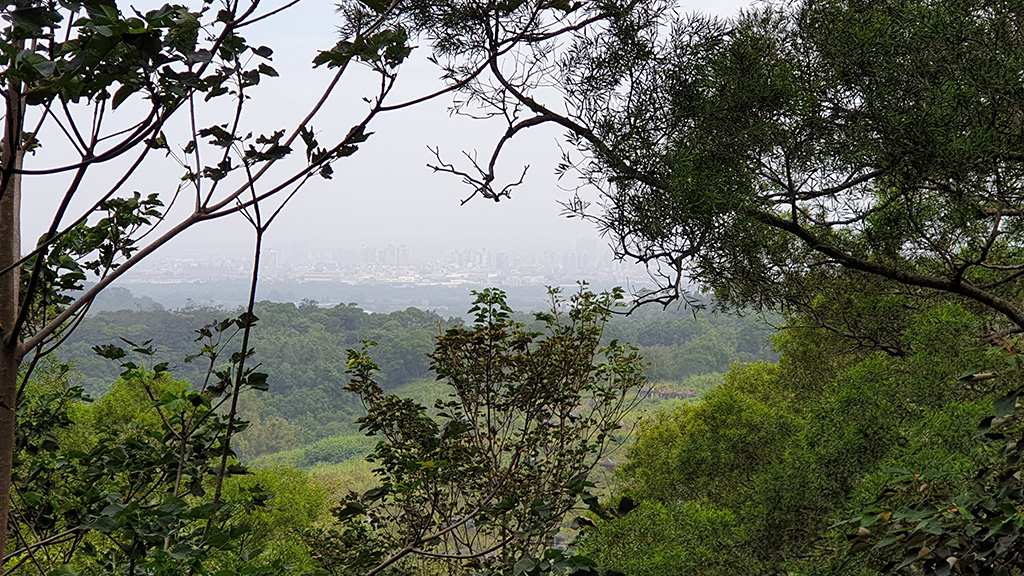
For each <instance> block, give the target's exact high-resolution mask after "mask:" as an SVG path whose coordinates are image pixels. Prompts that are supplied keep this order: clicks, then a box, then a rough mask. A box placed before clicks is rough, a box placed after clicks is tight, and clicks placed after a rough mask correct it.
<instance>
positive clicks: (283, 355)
mask: <svg viewBox="0 0 1024 576" xmlns="http://www.w3.org/2000/svg"><path fill="white" fill-rule="evenodd" d="M237 313H238V312H237V311H226V310H221V309H215V308H208V307H194V306H193V307H187V308H182V309H178V310H173V311H172V310H164V309H160V308H150V309H135V310H106V311H103V312H98V313H95V314H93V315H92V316H90V317H89V318H87V319H86V320H85V321H84V322H83V324H82V326H81V327H80V328H79V329H78V330H77V331H76V332H75V333H74V334H73V336H72V338H71V339H69V340H68V341H67V342H66V343H64V345H63V347H62V350H61V356H62V357H63V358H64V359H65V360H70V361H73V362H74V365H75V368H76V369H77V370H78V371H80V372H81V373H82V375H83V376H82V378H83V382H82V384H83V386H84V387H85V388H86V390H87V391H89V392H90V393H91V394H92V395H94V396H99V395H102V394H103V393H104V392H105V391H106V390H107V389H109V387H110V385H111V383H113V382H114V381H116V380H117V378H118V375H119V373H120V368H119V367H118V366H117V365H115V364H114V363H112V362H110V361H107V360H104V359H102V358H100V357H98V356H96V355H95V354H94V353H93V352H92V350H91V348H92V347H93V346H97V345H103V344H122V345H123V343H122V342H121V341H120V339H121V338H124V339H127V340H129V341H131V342H134V343H136V344H142V343H143V342H145V341H148V340H151V344H150V346H152V347H154V349H155V350H156V355H155V356H154V358H153V360H152V361H153V362H168V363H169V364H170V367H171V370H172V373H173V374H174V376H175V377H176V378H179V379H184V380H189V381H191V382H192V383H193V384H196V383H198V382H200V381H201V379H202V378H203V377H204V375H205V369H206V366H203V365H202V363H201V362H199V361H196V362H192V363H188V362H185V360H184V359H185V357H186V356H188V355H190V354H196V353H197V352H199V347H200V344H198V343H196V342H195V340H196V330H197V329H199V328H201V327H202V326H203V325H205V324H207V323H209V322H211V321H214V320H217V319H223V318H227V317H231V316H234V315H236V314H237ZM256 316H257V317H258V318H259V321H258V322H257V324H256V327H255V329H254V331H253V336H252V338H253V339H252V345H251V347H252V348H254V349H255V360H256V362H258V363H259V364H260V365H261V366H260V368H259V369H260V371H263V372H266V373H267V374H269V376H270V378H269V383H270V390H269V392H266V393H263V394H262V395H261V396H260V398H259V399H258V400H257V401H256V402H255V403H254V404H253V406H252V407H251V408H252V409H253V411H255V412H256V413H255V414H251V416H257V414H258V419H259V420H260V421H261V422H276V423H277V426H278V427H281V429H280V430H279V432H285V431H286V429H287V431H288V433H289V434H294V435H295V439H294V442H295V444H296V445H303V444H306V443H309V442H312V441H316V440H319V439H321V438H326V437H328V436H333V435H336V434H341V433H350V432H354V427H355V425H354V424H353V420H355V418H357V417H358V416H359V414H360V409H359V407H358V406H357V404H356V402H355V399H354V398H353V397H352V396H351V395H350V394H348V393H346V392H344V391H342V390H341V387H342V386H343V385H344V384H345V382H346V381H347V376H346V368H347V366H346V350H348V349H350V348H358V347H359V346H360V341H362V340H373V341H376V342H377V346H376V347H375V348H374V349H373V351H372V356H373V358H374V360H375V361H376V362H377V364H378V365H379V366H380V368H381V378H380V381H381V383H382V384H383V385H384V386H385V387H386V388H387V389H395V388H398V387H401V386H404V385H406V384H408V383H410V382H412V381H414V380H416V379H420V378H424V377H427V376H428V367H429V360H428V358H427V354H428V353H430V352H431V351H432V350H433V347H434V338H435V336H436V335H438V334H439V333H440V331H441V330H443V329H444V328H445V327H446V326H449V325H451V324H453V323H455V322H460V321H461V320H459V319H453V318H443V317H441V316H439V315H438V314H435V313H433V312H426V311H422V310H419V309H416V308H409V309H407V310H403V311H399V312H392V313H390V314H370V313H367V312H365V311H364V310H362V309H361V308H359V307H358V306H356V305H354V304H347V305H338V306H334V307H330V308H327V307H320V306H318V305H317V304H316V303H315V302H312V301H306V302H304V303H301V304H299V305H296V304H293V303H273V302H261V303H259V304H258V305H257V307H256ZM770 332H771V327H770V326H769V325H768V324H767V323H766V322H765V321H764V320H763V319H761V318H760V317H757V316H736V315H726V314H716V313H710V312H703V311H698V312H696V313H694V312H693V311H692V310H688V309H682V308H672V307H670V308H669V309H661V308H658V307H645V308H641V309H640V310H637V311H635V312H634V313H633V314H631V315H629V316H619V317H616V318H615V319H614V320H613V321H612V324H611V325H610V326H609V328H608V329H607V331H606V334H607V336H608V338H609V339H618V340H619V341H621V342H631V343H633V344H635V345H637V346H639V347H640V348H641V350H642V352H643V354H644V356H645V357H646V358H647V360H648V362H650V363H651V366H650V368H649V370H648V376H649V378H650V380H651V381H652V382H672V381H681V380H684V379H685V378H687V377H689V376H691V375H695V374H706V373H716V372H724V371H725V370H726V369H727V368H728V366H729V365H730V364H731V363H733V362H735V361H744V362H748V361H756V360H761V359H773V358H774V352H772V351H771V349H770V346H769V345H768V343H767V336H768V334H769V333H770ZM234 346H235V347H237V346H238V344H237V343H235V344H234Z"/></svg>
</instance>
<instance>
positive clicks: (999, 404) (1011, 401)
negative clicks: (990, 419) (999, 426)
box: [992, 392, 1018, 418]
mask: <svg viewBox="0 0 1024 576" xmlns="http://www.w3.org/2000/svg"><path fill="white" fill-rule="evenodd" d="M1017 396H1018V393H1017V392H1013V393H1011V394H1008V395H1006V396H1003V397H1002V398H997V399H995V400H994V401H993V402H992V407H993V409H994V410H995V416H996V418H1003V417H1005V416H1009V415H1011V414H1013V413H1014V411H1016V409H1017Z"/></svg>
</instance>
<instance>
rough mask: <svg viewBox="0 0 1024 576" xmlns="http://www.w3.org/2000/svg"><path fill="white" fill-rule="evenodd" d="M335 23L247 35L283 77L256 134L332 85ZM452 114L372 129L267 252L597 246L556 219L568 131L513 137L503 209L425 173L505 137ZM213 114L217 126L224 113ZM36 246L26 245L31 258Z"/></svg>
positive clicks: (162, 183)
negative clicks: (437, 155)
mask: <svg viewBox="0 0 1024 576" xmlns="http://www.w3.org/2000/svg"><path fill="white" fill-rule="evenodd" d="M120 4H121V5H122V9H126V8H127V7H128V6H131V7H132V8H135V9H138V10H140V11H145V10H148V9H151V8H154V7H156V6H158V5H160V4H162V1H160V2H156V1H153V2H150V1H144V0H137V1H136V2H133V3H125V2H121V3H120ZM748 4H749V3H748V2H745V1H740V0H727V1H720V2H715V1H703V2H691V3H688V4H684V5H683V6H682V9H683V10H684V11H687V12H693V11H697V12H711V13H716V14H720V15H725V16H727V15H731V14H734V13H735V12H736V11H737V10H738V9H739V8H741V7H743V6H746V5H748ZM337 23H338V16H337V15H336V14H334V12H333V5H332V3H330V2H327V1H324V0H305V1H303V2H300V3H299V4H298V5H297V6H296V7H294V8H292V9H289V10H288V11H286V12H285V13H283V14H281V15H279V16H278V17H276V18H274V19H272V20H267V21H266V25H257V26H254V27H252V28H251V29H247V31H246V32H245V34H246V37H247V39H248V40H249V41H250V43H251V44H253V45H258V44H266V45H268V46H271V47H272V48H274V50H275V54H274V57H273V62H272V63H271V64H272V65H273V66H274V67H275V68H276V69H277V70H278V72H279V73H280V75H281V76H280V77H279V78H268V79H265V80H264V81H263V82H262V83H261V85H260V86H259V87H257V89H256V91H255V92H254V94H253V99H252V101H251V107H252V111H254V112H255V114H253V115H252V117H251V126H250V129H252V130H254V131H255V132H257V133H259V132H260V131H272V130H274V129H276V128H277V127H284V126H288V125H289V124H290V123H294V122H295V120H297V119H299V118H301V117H302V116H303V115H304V108H303V107H302V105H303V104H305V105H308V102H309V101H310V99H311V98H315V95H316V94H317V90H318V89H319V88H320V87H321V86H323V85H324V83H325V82H326V81H327V79H328V78H329V76H330V71H328V70H326V69H317V70H312V69H311V67H310V62H311V60H312V59H313V57H314V56H315V55H316V53H317V51H318V50H322V49H326V48H329V47H330V46H332V45H333V44H334V43H335V42H336V41H337V37H336V32H335V26H336V25H337ZM425 50H426V49H425V48H424V49H420V50H417V51H414V53H413V56H412V57H411V58H410V60H409V61H408V62H406V63H405V64H403V66H402V69H401V71H400V73H399V78H400V80H399V84H398V86H397V88H396V92H397V94H396V95H397V96H398V97H399V98H398V99H401V97H402V96H410V97H411V96H416V95H419V94H423V93H426V92H429V91H432V90H434V89H436V88H437V87H440V86H441V83H440V81H439V79H438V75H439V72H438V70H437V69H436V68H435V67H434V66H433V65H432V64H430V63H429V62H427V61H426V59H425V57H426V52H425ZM357 72H359V71H357ZM366 78H368V76H367V75H366V74H362V78H360V77H359V74H357V75H356V77H355V78H354V79H353V80H351V81H349V82H348V83H346V84H344V85H342V87H341V89H340V90H338V91H337V93H336V94H335V96H333V97H332V100H331V101H329V102H328V105H327V106H326V107H325V109H324V111H323V113H322V114H321V115H320V116H318V117H317V118H316V119H315V120H314V121H313V123H312V124H313V126H314V127H315V128H317V129H318V130H323V135H324V139H325V140H330V135H331V134H337V133H341V134H343V133H344V132H345V131H347V128H348V126H351V125H352V123H353V122H354V121H355V119H356V118H358V117H359V116H360V115H361V113H362V112H363V111H364V110H365V109H366V105H365V103H363V102H362V101H361V97H362V95H363V94H364V93H365V90H367V89H368V88H369V86H368V85H367V84H366V83H365V82H364V80H365V79H366ZM450 106H451V97H447V96H443V97H441V98H438V99H436V100H435V101H432V102H428V103H425V104H422V105H418V106H416V107H413V108H408V109H405V110H401V111H398V112H393V113H388V114H386V115H384V116H381V117H378V118H377V119H375V121H374V123H373V124H372V126H371V129H372V131H373V132H374V134H373V136H371V137H370V139H369V140H368V141H367V142H366V143H365V144H364V145H363V146H362V148H361V149H360V151H359V152H357V153H356V154H355V155H354V156H352V157H350V158H347V159H343V160H341V161H340V162H338V163H337V164H336V165H335V176H334V178H333V179H332V180H328V181H324V180H319V179H317V180H315V181H313V182H311V183H310V185H308V186H307V187H306V188H305V189H303V190H302V191H301V192H300V193H299V194H298V195H297V196H296V197H295V198H294V199H293V200H292V202H291V203H290V204H289V205H288V206H287V207H286V208H285V210H284V211H283V212H282V214H281V217H280V218H279V220H278V221H277V222H275V224H274V225H273V226H272V227H271V229H270V231H269V232H268V234H267V238H266V243H267V248H269V249H276V250H279V251H281V252H282V253H284V254H288V253H297V252H300V251H303V250H305V251H307V252H313V251H317V250H321V251H322V252H324V253H330V252H332V251H335V250H338V249H344V248H347V247H358V246H364V245H365V246H386V245H388V244H406V245H408V246H409V247H410V249H411V251H412V252H414V253H416V252H423V251H443V250H446V249H455V248H466V247H486V248H489V249H491V250H506V251H510V252H529V251H539V250H543V249H545V248H552V247H554V248H557V247H559V246H562V245H572V244H574V243H575V242H576V240H577V239H580V238H597V237H598V232H597V230H596V229H595V228H594V226H593V225H592V224H590V223H587V222H582V221H580V220H578V219H570V218H567V217H565V216H564V215H562V214H561V207H560V205H559V204H558V202H559V201H560V200H561V201H564V200H566V199H568V198H570V197H571V195H572V192H571V191H568V190H567V189H566V188H567V185H571V182H565V181H562V182H560V181H559V180H558V179H557V178H556V177H555V175H554V167H555V165H556V164H557V162H558V161H559V159H560V155H561V152H560V148H559V146H558V143H559V141H560V136H561V133H560V131H559V130H556V129H550V128H540V129H535V130H534V131H533V132H532V133H529V134H526V135H525V136H524V137H520V138H517V139H516V140H513V142H512V144H511V145H510V146H509V147H508V149H507V150H506V152H505V154H504V155H503V158H502V161H501V163H500V164H499V178H500V177H504V178H506V179H508V180H515V179H516V178H517V177H518V175H519V173H520V171H521V170H522V168H523V166H524V165H529V166H530V169H529V171H528V173H527V175H526V181H525V183H524V184H523V185H522V186H520V187H518V188H516V189H515V191H514V192H513V195H512V198H511V199H506V200H502V201H501V202H499V203H495V202H493V201H488V200H484V199H482V198H477V199H474V200H472V201H470V202H469V203H467V204H465V205H461V201H462V200H463V199H464V198H465V197H466V196H467V195H468V194H469V193H470V192H471V190H470V188H468V187H467V186H466V185H465V184H463V183H461V182H460V180H459V179H458V178H457V177H455V176H452V175H450V174H435V173H434V172H433V171H432V170H431V169H430V168H428V167H427V164H428V163H430V162H432V161H433V160H434V158H433V155H432V153H431V152H430V151H429V150H428V146H429V147H437V148H439V149H440V150H441V153H442V155H443V157H444V158H445V159H446V160H449V159H450V160H458V159H459V157H460V155H461V153H462V151H468V152H473V151H479V153H480V154H481V156H485V155H488V154H489V153H490V147H491V146H492V145H493V142H494V141H495V139H496V138H497V136H498V135H500V134H501V132H503V131H504V127H503V126H502V125H501V123H495V122H490V121H480V120H473V119H468V118H463V117H458V116H455V117H453V116H451V115H450V113H449V112H450V111H449V108H450ZM126 112H127V113H130V112H131V110H130V109H129V110H127V111H126ZM206 112H207V113H209V114H210V118H211V119H214V118H219V116H218V114H219V113H222V112H223V110H217V109H214V110H207V111H206ZM202 120H203V119H202V118H200V122H202ZM289 120H291V122H289ZM66 152H67V151H66V150H62V148H61V146H60V143H59V139H56V138H52V137H51V138H49V139H44V140H43V148H42V149H41V150H40V151H39V153H37V154H36V155H35V156H33V157H30V158H29V159H28V160H27V162H26V167H28V168H35V167H41V166H49V165H52V164H53V163H54V162H55V161H59V160H60V159H61V158H62V156H63V155H64V154H66ZM116 168H117V166H116V165H113V166H111V167H109V169H105V170H101V171H96V173H94V174H93V175H92V176H91V178H92V179H93V180H90V181H88V182H90V183H92V182H95V183H96V184H97V186H99V185H100V184H101V183H102V181H103V179H104V178H106V179H108V180H109V178H110V177H111V174H114V173H116ZM180 175H181V169H180V168H179V167H177V166H176V165H174V163H173V162H161V163H155V164H154V165H153V166H147V168H146V171H145V172H144V173H143V174H141V175H140V176H139V177H137V178H135V179H134V180H133V181H131V182H129V186H128V190H138V191H139V192H141V193H143V194H144V195H145V194H149V193H151V192H160V193H162V194H164V195H165V197H167V196H166V194H167V192H168V191H169V190H170V191H173V189H174V187H175V184H176V182H177V181H178V177H179V176H180ZM62 182H63V181H62V180H60V178H50V179H42V178H33V179H29V180H27V181H26V184H25V190H26V192H25V194H24V199H23V205H22V217H23V224H22V226H23V232H24V233H23V238H26V239H31V240H34V239H35V238H37V237H38V236H39V235H40V234H41V233H42V232H43V231H44V230H45V229H46V228H47V227H48V225H49V221H50V218H52V213H53V208H54V206H55V204H56V203H57V202H58V201H59V200H58V199H59V197H60V196H59V192H60V191H61V183H62ZM186 201H187V199H186ZM86 205H87V202H86V201H85V200H83V201H82V202H79V203H78V204H76V205H74V206H73V208H77V209H79V210H81V209H83V208H84V207H85V206H86ZM30 243H32V242H25V243H23V244H25V245H24V246H23V248H28V247H29V246H28V244H30ZM251 243H252V234H251V232H250V231H249V230H248V228H247V225H246V224H245V222H244V221H242V220H241V219H240V218H235V219H234V220H233V221H218V222H215V223H207V224H204V225H200V226H199V227H198V228H196V229H194V230H192V231H190V232H188V233H186V234H184V235H182V236H181V237H180V238H178V239H176V240H175V241H174V242H172V243H171V244H169V245H168V246H166V247H165V248H164V249H162V251H161V253H162V254H164V255H171V256H178V255H187V256H194V257H201V256H202V255H203V254H210V253H211V252H217V253H218V254H220V255H223V254H239V255H241V254H244V253H245V252H247V251H248V250H249V246H250V245H251ZM158 254H159V253H158ZM609 258H610V252H609Z"/></svg>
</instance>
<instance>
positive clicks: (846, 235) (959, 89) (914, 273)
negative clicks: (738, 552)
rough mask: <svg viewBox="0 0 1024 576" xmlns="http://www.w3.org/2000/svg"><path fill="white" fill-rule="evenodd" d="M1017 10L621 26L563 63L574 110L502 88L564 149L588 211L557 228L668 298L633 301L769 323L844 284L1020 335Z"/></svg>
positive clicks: (1023, 321)
mask: <svg viewBox="0 0 1024 576" xmlns="http://www.w3.org/2000/svg"><path fill="white" fill-rule="evenodd" d="M1021 10H1022V8H1021V6H1020V5H1019V4H1017V3H1007V2H1001V1H998V0H963V1H956V2H944V3H941V4H937V3H933V2H926V1H923V0H886V1H884V2H872V1H867V0H827V1H823V2H797V3H785V2H782V3H777V4H774V5H766V6H761V7H758V8H754V9H750V10H747V11H745V12H742V13H741V14H740V15H738V16H736V17H734V18H731V19H727V20H720V19H716V18H714V17H708V16H702V15H674V16H671V24H668V25H667V24H666V23H665V20H664V19H661V20H659V19H654V20H647V19H643V18H641V17H640V15H639V14H640V11H634V14H636V15H637V16H635V17H634V19H633V20H631V21H630V22H629V23H630V24H632V25H621V26H618V27H612V28H611V29H610V30H609V34H608V35H606V36H601V37H594V38H586V39H582V40H580V41H579V42H577V43H576V44H575V45H574V46H573V47H572V48H571V49H570V50H569V54H568V55H567V56H565V62H566V65H565V66H564V68H563V69H562V72H563V73H562V75H561V77H560V78H559V85H560V87H561V88H562V90H563V91H564V93H565V94H566V95H567V97H566V100H567V102H568V106H565V105H564V104H563V103H562V102H560V101H554V100H552V99H550V98H549V99H547V100H545V99H544V98H543V97H544V96H545V94H543V93H541V92H539V91H537V92H529V93H528V92H524V91H518V92H517V91H516V90H514V86H506V89H507V90H508V92H509V93H511V94H513V95H514V96H515V97H516V98H517V99H518V102H519V103H521V104H522V105H523V106H524V107H526V108H528V109H529V110H531V111H532V112H533V113H534V114H535V115H534V116H533V117H532V119H531V120H532V122H533V124H535V125H540V124H555V125H558V126H560V127H562V128H563V129H565V130H567V131H568V133H569V138H570V141H571V142H572V143H574V144H577V147H578V149H579V150H580V151H581V152H582V154H583V157H582V158H579V157H573V158H567V159H566V161H565V163H564V164H563V168H564V169H566V170H570V169H573V168H575V169H576V170H577V171H578V173H579V174H580V175H581V177H582V178H583V181H584V184H592V185H594V186H596V187H597V188H598V190H599V194H600V201H599V202H598V203H597V206H598V207H599V208H600V209H599V210H594V209H593V203H591V202H588V200H587V199H586V196H585V195H579V196H577V198H576V199H575V200H574V201H572V202H570V203H569V204H568V205H567V210H568V211H569V213H571V214H575V215H579V216H582V217H584V218H590V219H592V220H593V221H595V222H596V223H597V224H598V226H599V227H600V228H601V229H602V231H603V232H605V233H607V234H609V235H610V237H611V238H612V242H613V244H614V247H615V249H616V251H617V254H618V255H619V256H620V257H623V258H631V259H635V260H637V261H639V262H643V263H647V264H648V266H649V270H650V271H651V273H652V276H654V277H655V278H656V279H657V280H659V282H660V283H661V285H662V288H663V290H662V291H660V292H654V293H650V294H647V295H645V296H643V299H644V300H658V301H662V302H664V301H666V300H668V299H672V298H678V297H685V292H683V290H684V289H685V288H687V286H688V284H689V283H691V282H695V283H697V284H699V285H701V286H703V287H711V288H714V289H715V290H716V293H717V296H718V298H719V301H721V302H726V303H732V304H738V305H739V304H759V305H764V306H766V307H771V306H773V305H776V304H784V303H785V304H788V303H791V302H794V301H799V300H800V297H804V298H806V297H807V294H808V293H809V292H812V291H813V284H812V282H811V281H810V280H809V279H808V276H811V277H812V278H813V277H819V278H822V277H824V278H828V277H831V276H834V275H835V274H836V273H837V272H836V271H837V270H839V269H847V270H851V271H855V272H856V273H864V274H870V275H877V276H880V277H882V278H885V279H888V280H890V281H891V282H892V283H893V285H894V286H895V287H897V288H900V289H901V290H903V291H905V292H908V293H921V292H925V293H927V292H928V291H936V290H937V291H942V292H947V293H950V294H954V295H957V296H958V297H962V298H964V299H966V300H967V301H970V302H972V303H973V304H974V305H977V306H980V307H984V308H987V309H989V310H991V311H993V312H994V313H997V314H1000V315H1001V316H1002V317H1003V318H1004V319H1005V320H1003V322H1002V323H1003V324H1004V325H1005V324H1006V323H1009V325H1010V326H1011V327H1012V328H1014V329H1016V330H1020V329H1024V304H1022V303H1021V301H1020V299H1019V297H1018V294H1019V290H1020V287H1021V286H1020V283H1019V281H1020V279H1021V276H1022V275H1021V271H1022V270H1024V264H1021V258H1020V242H1021V236H1020V234H1021V226H1020V217H1021V215H1022V211H1024V205H1022V204H1021V189H1022V187H1024V179H1022V169H1024V156H1022V155H1021V150H1022V147H1024V123H1022V122H1021V108H1020V102H1021V100H1022V97H1024V87H1022V86H1021V84H1020V82H1019V78H1020V77H1021V74H1022V73H1024V32H1022V30H1021V27H1020V24H1019V23H1020V22H1021V20H1022V16H1024V15H1022V14H1021ZM666 18H669V16H668V15H666ZM563 110H567V111H564V112H563ZM498 149H499V150H500V145H499V147H498ZM483 194H484V195H486V196H490V197H493V198H497V197H499V196H500V195H501V194H500V192H498V191H495V190H491V189H489V188H486V187H485V188H484V190H483ZM809 285H810V286H811V287H809Z"/></svg>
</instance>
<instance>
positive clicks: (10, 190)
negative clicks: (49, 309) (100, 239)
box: [0, 87, 24, 559]
mask: <svg viewBox="0 0 1024 576" xmlns="http://www.w3.org/2000/svg"><path fill="white" fill-rule="evenodd" d="M7 97H8V100H7V118H6V122H5V126H4V135H3V140H2V141H0V162H2V164H3V170H2V179H0V182H2V183H3V185H2V187H0V194H3V196H2V197H0V271H2V270H7V269H8V268H10V271H8V272H7V273H6V274H3V275H0V559H2V558H3V556H4V555H5V554H6V552H7V524H8V519H9V517H10V512H11V472H12V468H13V462H14V431H15V408H16V405H17V400H18V398H17V396H18V367H19V366H20V365H21V359H22V357H23V356H24V353H23V352H22V350H21V349H20V345H21V341H20V339H19V338H18V335H17V334H11V330H12V328H13V327H14V325H15V324H16V323H17V320H18V310H19V308H20V289H19V288H20V281H21V274H20V269H19V268H16V267H14V265H15V264H16V263H17V262H18V260H20V259H21V175H20V174H18V171H19V170H21V167H22V162H23V160H24V151H23V149H22V146H21V133H22V114H21V112H22V110H23V108H22V106H21V99H20V95H19V94H18V90H17V88H16V87H11V88H9V89H8V92H7Z"/></svg>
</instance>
